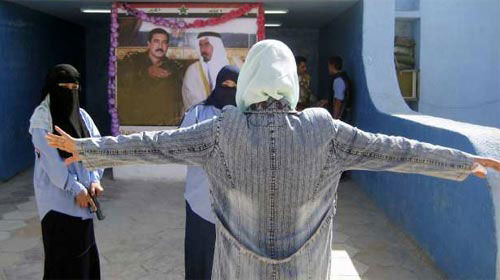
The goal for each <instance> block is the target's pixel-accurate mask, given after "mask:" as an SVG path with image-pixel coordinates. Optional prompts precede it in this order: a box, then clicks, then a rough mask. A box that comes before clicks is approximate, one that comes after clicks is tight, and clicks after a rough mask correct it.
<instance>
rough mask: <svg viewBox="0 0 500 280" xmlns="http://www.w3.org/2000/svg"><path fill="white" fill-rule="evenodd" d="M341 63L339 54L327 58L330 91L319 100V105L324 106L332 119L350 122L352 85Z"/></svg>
mask: <svg viewBox="0 0 500 280" xmlns="http://www.w3.org/2000/svg"><path fill="white" fill-rule="evenodd" d="M343 64H344V63H343V60H342V58H341V57H340V56H332V57H330V58H329V59H328V73H329V74H330V76H331V77H332V79H331V81H332V84H331V87H330V89H331V91H330V92H329V93H328V98H327V99H325V100H322V101H320V107H324V106H326V108H327V110H328V111H329V112H330V114H331V115H332V117H333V118H334V119H336V120H342V121H344V122H347V123H351V103H352V102H351V100H352V85H351V80H350V79H349V77H348V76H347V73H346V72H345V71H343V70H342V69H343Z"/></svg>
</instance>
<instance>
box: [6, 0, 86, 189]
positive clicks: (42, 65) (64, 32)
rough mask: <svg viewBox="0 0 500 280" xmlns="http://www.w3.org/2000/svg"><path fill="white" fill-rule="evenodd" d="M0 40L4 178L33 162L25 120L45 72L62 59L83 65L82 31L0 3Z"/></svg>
mask: <svg viewBox="0 0 500 280" xmlns="http://www.w3.org/2000/svg"><path fill="white" fill-rule="evenodd" d="M0 38H2V39H1V40H0V61H1V62H2V63H0V116H1V120H2V126H1V127H0V135H2V137H0V181H3V180H6V179H8V178H10V177H11V176H13V175H15V174H16V173H18V172H20V171H22V170H23V169H25V168H27V167H29V166H31V165H32V164H33V148H32V145H31V139H30V136H29V133H28V126H29V118H30V116H31V114H32V113H33V110H34V109H35V107H36V106H37V105H38V104H39V102H40V94H41V88H42V86H43V82H44V80H45V75H46V73H47V70H48V69H49V68H50V67H52V66H53V65H55V64H58V63H63V62H65V63H71V64H73V65H75V66H76V67H77V68H79V69H83V68H84V64H85V62H84V56H85V53H84V52H83V46H84V40H85V34H84V31H83V28H81V27H80V26H77V25H74V24H71V23H68V22H65V21H62V20H59V19H56V18H54V17H51V16H49V15H46V14H43V13H40V12H36V11H33V10H30V9H27V8H24V7H22V6H19V5H16V4H12V3H9V2H4V1H1V2H0ZM82 72H83V71H82Z"/></svg>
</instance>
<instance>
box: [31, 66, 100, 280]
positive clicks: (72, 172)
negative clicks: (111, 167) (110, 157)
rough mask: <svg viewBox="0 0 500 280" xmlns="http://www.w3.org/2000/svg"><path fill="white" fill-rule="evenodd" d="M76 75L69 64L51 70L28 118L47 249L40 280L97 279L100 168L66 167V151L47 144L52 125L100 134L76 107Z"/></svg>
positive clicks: (78, 133)
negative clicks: (95, 204) (95, 210)
mask: <svg viewBox="0 0 500 280" xmlns="http://www.w3.org/2000/svg"><path fill="white" fill-rule="evenodd" d="M80 91H81V84H80V74H79V73H78V71H77V70H76V69H75V68H74V67H73V66H71V65H68V64H59V65H57V66H55V67H54V68H52V69H51V70H50V71H49V73H48V75H47V79H46V82H45V86H44V88H43V91H42V102H41V104H40V105H39V106H38V107H37V108H36V109H35V111H34V113H33V115H32V116H31V119H30V127H29V133H30V134H31V138H32V141H33V146H34V148H35V150H34V151H35V153H34V154H35V170H34V175H33V185H34V188H35V198H36V203H37V207H38V213H39V216H40V220H41V223H42V240H43V247H44V252H45V264H44V276H43V279H100V267H99V253H98V250H97V244H96V241H95V236H94V224H93V220H92V217H93V214H92V213H91V211H90V210H89V202H90V201H91V200H90V198H91V196H94V195H100V194H101V193H102V192H103V188H102V186H101V184H100V178H101V175H102V170H101V169H99V170H95V171H89V170H88V169H87V168H85V167H84V166H83V164H81V163H79V162H76V163H73V164H71V165H68V166H66V165H65V164H64V159H67V158H69V157H71V154H70V153H67V152H65V151H62V150H57V149H55V148H52V147H50V146H49V145H48V143H47V140H46V139H45V136H46V135H47V133H49V132H53V131H54V130H53V128H54V126H58V127H60V128H63V129H64V130H65V131H67V132H68V133H69V135H71V136H72V137H75V138H86V137H99V136H100V134H99V130H98V129H97V127H96V126H95V124H94V122H93V121H92V118H91V117H90V116H89V114H87V112H85V111H84V110H83V109H81V108H80V105H79V101H78V96H79V93H80Z"/></svg>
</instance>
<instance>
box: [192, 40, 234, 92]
mask: <svg viewBox="0 0 500 280" xmlns="http://www.w3.org/2000/svg"><path fill="white" fill-rule="evenodd" d="M203 39H208V42H210V45H212V47H213V49H214V50H213V53H212V57H211V58H210V61H208V62H205V61H204V60H203V56H201V50H200V40H203ZM196 51H197V52H198V54H199V56H200V58H199V59H200V63H201V65H202V66H203V70H204V71H205V75H208V74H207V73H208V72H210V77H208V76H207V79H208V80H211V81H212V90H213V89H214V88H215V82H216V81H217V74H219V71H220V70H221V69H222V67H224V66H226V65H229V60H228V59H227V53H226V49H225V48H224V44H223V43H222V39H221V38H219V37H216V36H211V35H207V36H202V37H200V38H198V40H197V41H196ZM207 68H208V69H209V70H208V69H207Z"/></svg>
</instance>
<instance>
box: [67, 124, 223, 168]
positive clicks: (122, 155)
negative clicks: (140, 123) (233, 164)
mask: <svg viewBox="0 0 500 280" xmlns="http://www.w3.org/2000/svg"><path fill="white" fill-rule="evenodd" d="M218 123H219V120H218V119H217V118H216V117H214V118H213V119H210V120H206V121H204V122H201V123H199V124H196V125H193V126H190V127H187V128H180V129H175V130H168V131H149V132H141V133H134V134H131V135H126V136H124V135H123V136H117V137H101V138H86V139H77V140H76V141H77V149H78V152H79V154H80V157H81V160H82V163H83V165H84V166H85V167H86V168H88V169H90V170H93V169H97V168H103V167H112V166H120V165H135V164H165V163H178V164H188V165H204V164H205V163H206V162H207V160H208V159H209V157H210V154H211V152H212V150H213V148H214V147H215V145H216V138H217V134H218Z"/></svg>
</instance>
